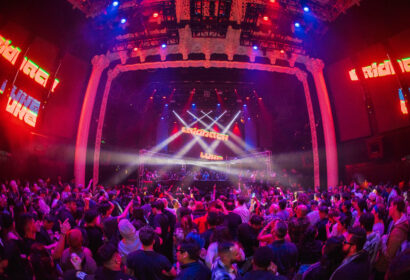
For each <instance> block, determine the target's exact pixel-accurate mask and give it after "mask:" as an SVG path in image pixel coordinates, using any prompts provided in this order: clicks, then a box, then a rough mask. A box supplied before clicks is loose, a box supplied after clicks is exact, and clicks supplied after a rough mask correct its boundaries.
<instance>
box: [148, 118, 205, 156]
mask: <svg viewBox="0 0 410 280" xmlns="http://www.w3.org/2000/svg"><path fill="white" fill-rule="evenodd" d="M211 112H212V111H210V112H209V113H204V115H203V116H202V117H201V118H200V119H197V120H195V121H193V122H192V123H190V124H186V123H185V124H184V125H185V126H187V127H191V126H193V125H194V124H196V123H197V122H199V121H200V120H202V119H203V118H205V117H209V115H208V114H210V113H211ZM173 113H174V114H175V115H176V116H177V117H178V118H179V119H180V116H178V115H177V114H176V113H175V111H173ZM181 134H182V131H178V132H177V133H175V134H173V135H171V136H170V137H168V138H167V139H165V140H164V141H162V142H161V143H159V144H158V145H156V146H155V147H153V148H152V149H151V150H150V151H151V152H153V153H156V152H159V151H160V150H162V149H163V148H164V147H165V146H167V145H168V144H170V143H171V142H172V141H174V140H175V139H177V138H178V137H179V136H180V135H181Z"/></svg>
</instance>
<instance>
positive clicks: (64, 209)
mask: <svg viewBox="0 0 410 280" xmlns="http://www.w3.org/2000/svg"><path fill="white" fill-rule="evenodd" d="M68 187H69V186H68ZM63 201H64V204H63V205H62V206H61V208H60V209H59V210H58V211H57V217H58V220H59V221H60V222H61V223H62V222H64V221H65V220H66V219H68V221H69V223H70V225H71V227H75V226H76V225H77V223H76V221H75V219H74V215H75V214H76V212H77V203H76V202H75V199H74V198H73V197H72V196H68V194H67V195H65V198H64V199H63Z"/></svg>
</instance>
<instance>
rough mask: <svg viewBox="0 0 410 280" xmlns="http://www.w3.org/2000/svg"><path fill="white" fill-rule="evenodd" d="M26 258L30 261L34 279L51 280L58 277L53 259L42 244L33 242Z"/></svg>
mask: <svg viewBox="0 0 410 280" xmlns="http://www.w3.org/2000/svg"><path fill="white" fill-rule="evenodd" d="M28 259H29V261H30V266H31V268H32V270H33V273H34V276H35V279H44V280H48V279H49V280H51V279H57V278H58V277H57V270H56V268H55V266H54V262H53V259H52V258H51V256H50V254H49V253H48V251H47V249H46V248H45V247H44V245H42V244H40V243H34V244H33V245H32V246H31V250H30V256H29V258H28Z"/></svg>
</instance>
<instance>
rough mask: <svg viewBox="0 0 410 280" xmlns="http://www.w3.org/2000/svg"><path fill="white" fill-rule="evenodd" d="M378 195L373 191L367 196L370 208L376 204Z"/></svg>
mask: <svg viewBox="0 0 410 280" xmlns="http://www.w3.org/2000/svg"><path fill="white" fill-rule="evenodd" d="M376 201H377V195H376V194H375V193H374V192H371V193H370V194H369V196H368V198H367V207H368V208H369V209H370V208H371V207H372V206H374V205H376Z"/></svg>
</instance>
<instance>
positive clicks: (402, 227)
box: [375, 196, 409, 279]
mask: <svg viewBox="0 0 410 280" xmlns="http://www.w3.org/2000/svg"><path fill="white" fill-rule="evenodd" d="M404 211H405V203H404V199H403V198H402V197H400V196H394V197H393V198H392V199H391V202H390V205H389V216H390V217H391V218H392V221H391V223H390V225H389V228H388V230H387V234H386V235H383V237H382V240H381V245H380V247H381V248H380V253H379V258H378V260H377V262H376V264H375V269H376V276H377V278H378V279H382V278H383V277H384V274H385V273H386V271H387V268H388V266H389V265H390V263H391V261H392V259H393V258H394V257H395V256H396V255H397V253H398V252H400V251H401V247H402V245H403V244H404V243H405V242H406V241H407V238H408V232H409V220H408V218H407V216H406V215H405V213H404Z"/></svg>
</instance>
